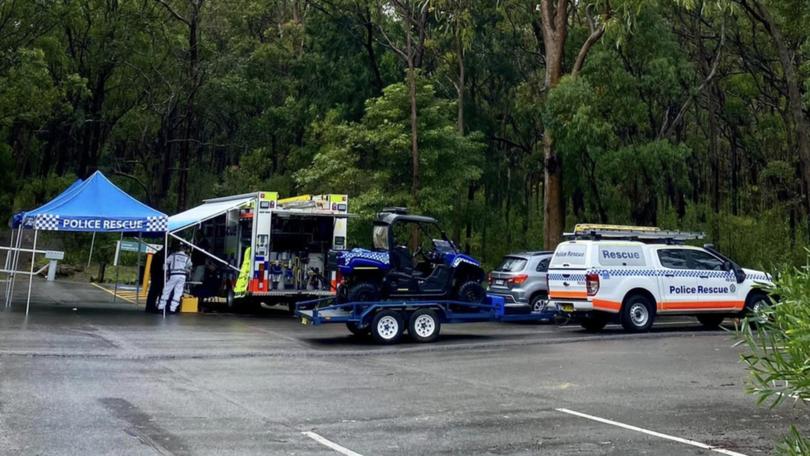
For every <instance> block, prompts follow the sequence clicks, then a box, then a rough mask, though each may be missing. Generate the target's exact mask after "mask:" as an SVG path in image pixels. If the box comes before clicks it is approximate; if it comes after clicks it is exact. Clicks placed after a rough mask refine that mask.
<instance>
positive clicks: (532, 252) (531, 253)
mask: <svg viewBox="0 0 810 456" xmlns="http://www.w3.org/2000/svg"><path fill="white" fill-rule="evenodd" d="M553 253H554V252H553V251H551V250H527V251H525V252H518V253H516V255H528V256H537V255H552V254H553Z"/></svg>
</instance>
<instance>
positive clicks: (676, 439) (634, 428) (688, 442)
mask: <svg viewBox="0 0 810 456" xmlns="http://www.w3.org/2000/svg"><path fill="white" fill-rule="evenodd" d="M555 410H557V411H558V412H562V413H568V414H569V415H574V416H578V417H580V418H585V419H588V420H592V421H598V422H600V423H605V424H610V425H611V426H618V427H620V428H623V429H628V430H630V431H636V432H641V433H643V434H647V435H652V436H655V437H659V438H662V439H667V440H672V441H673V442H678V443H683V444H686V445H692V446H694V447H698V448H703V449H704V450H711V451H714V452H716V453H721V454H725V455H727V456H746V455H744V454H742V453H737V452H736V451H731V450H726V449H724V448H720V447H716V446H712V445H707V444H705V443H701V442H695V441H694V440H689V439H683V438H681V437H675V436H674V435H668V434H662V433H660V432H655V431H650V430H647V429H643V428H640V427H637V426H632V425H629V424H624V423H619V422H618V421H613V420H608V419H606V418H599V417H598V416H593V415H588V414H586V413H581V412H575V411H574V410H569V409H565V408H558V409H555Z"/></svg>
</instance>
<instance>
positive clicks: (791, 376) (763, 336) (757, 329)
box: [738, 265, 810, 455]
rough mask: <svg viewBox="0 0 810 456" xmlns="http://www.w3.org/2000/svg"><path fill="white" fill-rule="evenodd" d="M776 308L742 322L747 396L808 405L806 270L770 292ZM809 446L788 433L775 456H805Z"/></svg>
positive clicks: (790, 274) (809, 280) (809, 289)
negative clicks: (781, 455) (747, 376)
mask: <svg viewBox="0 0 810 456" xmlns="http://www.w3.org/2000/svg"><path fill="white" fill-rule="evenodd" d="M769 291H770V293H771V295H772V296H774V297H776V298H775V302H774V303H773V304H772V305H770V306H768V307H766V308H764V309H762V310H761V311H759V312H758V313H757V314H755V315H752V316H751V317H749V318H748V319H746V320H744V321H743V324H742V326H741V327H740V329H739V334H738V335H739V337H740V338H741V340H742V341H744V343H745V345H746V347H747V350H746V352H745V353H743V354H742V360H743V361H744V362H745V364H746V366H747V368H748V371H749V373H750V377H749V378H750V384H749V386H748V391H749V392H750V393H751V394H754V395H756V396H757V401H758V403H760V404H763V403H767V404H769V405H770V406H771V407H776V406H778V405H780V404H782V403H785V402H790V403H793V404H794V406H796V407H807V404H808V402H810V265H808V266H804V267H801V268H791V269H788V270H786V271H785V272H784V273H783V274H781V275H780V277H779V278H778V280H777V281H776V284H775V287H774V288H773V289H772V290H769ZM808 449H810V441H808V440H807V439H805V438H803V437H802V436H801V435H800V434H799V432H798V431H797V430H796V429H795V428H791V430H790V432H789V434H788V436H787V437H786V438H785V440H784V442H783V443H782V444H781V445H780V446H779V447H778V448H777V453H778V454H784V455H799V454H808V453H807V451H808Z"/></svg>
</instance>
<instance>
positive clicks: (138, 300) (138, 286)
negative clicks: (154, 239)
mask: <svg viewBox="0 0 810 456" xmlns="http://www.w3.org/2000/svg"><path fill="white" fill-rule="evenodd" d="M141 246H143V235H142V234H141V233H138V267H137V269H135V304H136V305H137V306H138V307H140V305H141V281H140V280H138V279H139V277H138V275H140V273H141Z"/></svg>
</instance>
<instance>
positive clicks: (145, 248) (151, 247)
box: [118, 241, 161, 253]
mask: <svg viewBox="0 0 810 456" xmlns="http://www.w3.org/2000/svg"><path fill="white" fill-rule="evenodd" d="M118 242H120V243H121V247H120V249H121V251H122V252H137V251H139V250H140V252H141V253H155V252H157V251H158V249H159V248H160V247H161V246H160V245H158V244H147V243H146V242H140V243H139V242H138V241H118ZM138 244H140V249H138Z"/></svg>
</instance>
